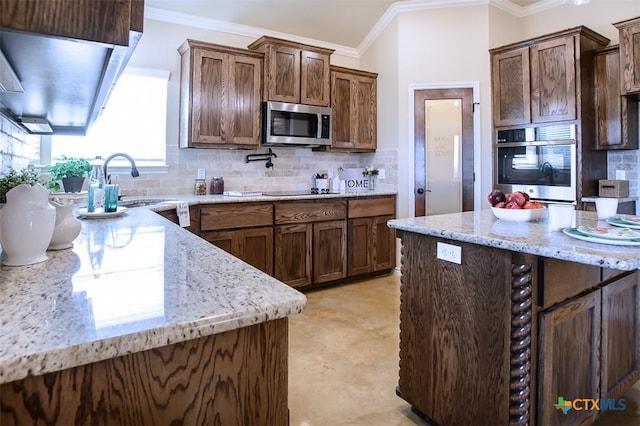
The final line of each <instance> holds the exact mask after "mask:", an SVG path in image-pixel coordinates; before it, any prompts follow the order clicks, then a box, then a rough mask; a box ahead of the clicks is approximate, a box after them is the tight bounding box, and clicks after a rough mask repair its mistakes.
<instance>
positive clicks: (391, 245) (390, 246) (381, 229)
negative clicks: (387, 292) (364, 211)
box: [372, 216, 396, 271]
mask: <svg viewBox="0 0 640 426" xmlns="http://www.w3.org/2000/svg"><path fill="white" fill-rule="evenodd" d="M393 218H394V216H380V217H375V218H373V219H372V221H373V224H372V225H373V226H372V228H373V231H374V245H373V247H374V248H375V254H374V261H373V270H374V271H384V270H386V269H393V268H394V267H395V266H396V233H395V231H394V230H393V229H392V228H389V226H388V225H387V222H388V221H390V220H392V219H393Z"/></svg>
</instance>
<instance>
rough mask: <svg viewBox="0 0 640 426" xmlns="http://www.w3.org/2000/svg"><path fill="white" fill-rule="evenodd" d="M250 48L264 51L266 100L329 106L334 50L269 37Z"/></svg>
mask: <svg viewBox="0 0 640 426" xmlns="http://www.w3.org/2000/svg"><path fill="white" fill-rule="evenodd" d="M249 49H251V50H256V51H259V52H262V53H264V90H263V100H264V101H277V102H291V103H300V104H305V105H319V106H325V107H328V106H329V96H330V91H329V63H330V57H331V54H332V53H333V52H334V51H333V50H332V49H325V48H321V47H315V46H309V45H306V44H301V43H296V42H292V41H288V40H282V39H278V38H273V37H267V36H263V37H261V38H259V39H258V40H256V41H254V42H253V43H251V44H250V45H249Z"/></svg>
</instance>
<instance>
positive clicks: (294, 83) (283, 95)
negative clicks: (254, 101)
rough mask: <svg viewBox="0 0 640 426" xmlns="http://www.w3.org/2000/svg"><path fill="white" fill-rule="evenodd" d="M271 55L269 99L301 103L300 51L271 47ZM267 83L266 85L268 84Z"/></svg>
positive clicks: (269, 50) (269, 52)
mask: <svg viewBox="0 0 640 426" xmlns="http://www.w3.org/2000/svg"><path fill="white" fill-rule="evenodd" d="M267 52H268V54H269V55H271V59H270V62H269V66H270V67H271V68H270V69H269V76H268V79H267V78H265V82H267V83H268V95H267V99H268V100H272V101H281V102H295V103H299V102H300V50H299V49H294V48H290V47H282V46H270V47H269V49H268V50H267ZM267 83H265V84H267Z"/></svg>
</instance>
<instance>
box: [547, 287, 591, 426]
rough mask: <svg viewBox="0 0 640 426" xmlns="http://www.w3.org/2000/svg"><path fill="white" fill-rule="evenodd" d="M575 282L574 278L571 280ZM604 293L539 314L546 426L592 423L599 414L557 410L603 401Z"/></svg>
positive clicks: (582, 297) (585, 296)
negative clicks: (576, 401) (565, 404)
mask: <svg viewBox="0 0 640 426" xmlns="http://www.w3.org/2000/svg"><path fill="white" fill-rule="evenodd" d="M572 279H573V278H572ZM600 304H601V292H600V291H593V292H591V293H588V294H586V295H584V296H581V297H579V298H576V299H572V300H570V301H569V302H567V303H564V304H562V305H560V306H558V307H557V308H554V309H552V310H551V311H549V312H545V313H541V314H540V330H539V344H538V345H539V362H538V372H539V374H538V404H539V405H538V421H539V422H540V424H544V425H551V424H553V425H568V424H578V423H584V422H592V421H593V420H594V418H595V415H596V414H597V411H577V410H570V411H569V412H568V413H567V414H564V413H563V412H562V411H560V410H558V409H556V407H554V404H557V402H558V397H563V398H564V399H565V400H567V401H571V400H574V399H578V398H587V399H598V398H600V377H599V371H600V343H601V329H600V324H601V308H600V306H601V305H600Z"/></svg>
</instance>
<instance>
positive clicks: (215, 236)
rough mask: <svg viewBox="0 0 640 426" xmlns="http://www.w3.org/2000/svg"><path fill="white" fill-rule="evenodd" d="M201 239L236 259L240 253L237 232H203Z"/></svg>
mask: <svg viewBox="0 0 640 426" xmlns="http://www.w3.org/2000/svg"><path fill="white" fill-rule="evenodd" d="M201 237H202V238H203V239H205V240H206V241H209V242H210V243H211V244H213V245H214V246H216V247H219V248H221V249H222V250H224V251H226V252H227V253H229V254H232V255H234V256H236V257H238V254H239V253H240V244H239V241H240V240H239V239H238V235H237V231H207V232H203V233H202V234H201Z"/></svg>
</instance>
